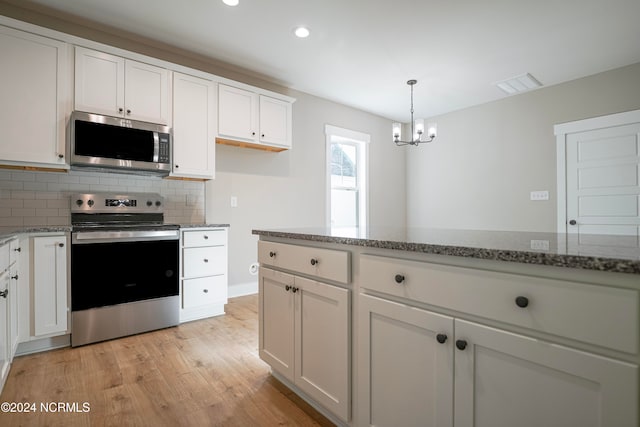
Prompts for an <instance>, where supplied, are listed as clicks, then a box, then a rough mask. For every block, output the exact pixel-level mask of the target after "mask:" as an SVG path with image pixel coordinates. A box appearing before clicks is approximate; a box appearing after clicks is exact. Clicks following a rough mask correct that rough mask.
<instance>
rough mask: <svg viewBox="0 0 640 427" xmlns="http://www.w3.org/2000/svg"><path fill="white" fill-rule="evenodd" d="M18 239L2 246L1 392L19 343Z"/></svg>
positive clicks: (0, 293)
mask: <svg viewBox="0 0 640 427" xmlns="http://www.w3.org/2000/svg"><path fill="white" fill-rule="evenodd" d="M18 251H19V245H18V239H12V240H9V241H7V242H4V243H1V244H0V391H2V388H3V386H4V383H5V381H6V379H7V377H8V375H9V367H10V366H11V362H12V361H13V356H14V355H15V354H16V347H17V343H18V311H17V308H18V293H17V292H16V290H17V279H18V273H17V271H18V262H17V261H18V257H17V256H16V253H17V252H18Z"/></svg>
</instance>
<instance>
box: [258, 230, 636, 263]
mask: <svg viewBox="0 0 640 427" xmlns="http://www.w3.org/2000/svg"><path fill="white" fill-rule="evenodd" d="M253 234H257V235H259V236H265V237H275V238H286V239H297V240H306V241H314V242H327V243H337V244H344V245H353V246H364V247H370V248H382V249H395V250H401V251H411V252H421V253H427V254H437V255H448V256H460V257H470V258H477V259H487V260H495V261H507V262H519V263H525V264H539V265H548V266H556V267H567V268H579V269H586V270H598V271H608V272H617V273H629V274H640V247H639V246H638V238H637V237H636V236H609V235H580V236H578V235H576V234H556V233H537V232H535V233H534V232H518V231H477V230H445V229H407V228H399V227H398V228H394V227H375V228H368V229H365V230H362V229H335V228H334V229H331V228H325V227H315V228H298V229H291V228H289V229H271V230H253Z"/></svg>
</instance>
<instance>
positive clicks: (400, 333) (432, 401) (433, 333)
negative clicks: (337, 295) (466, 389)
mask: <svg viewBox="0 0 640 427" xmlns="http://www.w3.org/2000/svg"><path fill="white" fill-rule="evenodd" d="M358 303H359V310H360V314H359V328H360V337H361V341H360V345H361V347H360V349H359V354H360V358H359V360H358V378H359V383H358V396H359V399H358V420H359V424H360V425H370V426H394V427H395V426H397V427H401V426H417V425H420V426H424V427H446V426H452V425H453V346H452V341H453V318H451V317H448V316H443V315H440V314H436V313H432V312H429V311H426V310H422V309H419V308H415V307H411V306H408V305H405V304H400V303H396V302H392V301H387V300H384V299H380V298H376V297H371V296H367V295H360V296H359V299H358Z"/></svg>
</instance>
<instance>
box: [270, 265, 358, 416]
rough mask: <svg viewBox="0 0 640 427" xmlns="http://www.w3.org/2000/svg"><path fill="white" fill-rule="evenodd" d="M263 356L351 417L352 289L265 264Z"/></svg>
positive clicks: (331, 407) (318, 398)
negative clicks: (296, 274) (271, 267)
mask: <svg viewBox="0 0 640 427" xmlns="http://www.w3.org/2000/svg"><path fill="white" fill-rule="evenodd" d="M259 288H260V293H259V295H260V302H259V312H260V344H259V349H260V358H262V359H263V360H264V361H265V362H267V363H268V364H269V365H271V367H272V368H273V370H274V371H276V372H278V373H280V374H281V375H282V376H283V377H285V378H286V379H287V380H289V381H290V382H292V383H293V384H294V385H295V386H297V387H298V388H299V389H300V390H302V391H303V392H304V393H305V394H307V395H308V396H309V397H311V398H312V399H313V400H315V401H316V402H318V403H319V404H321V405H322V406H323V407H325V408H326V409H328V410H329V411H330V412H332V413H333V414H335V415H336V416H337V417H338V418H340V419H341V420H344V421H348V420H349V419H350V400H351V388H350V383H351V381H350V375H351V370H350V360H351V357H350V343H351V340H350V330H351V321H350V318H351V309H350V307H351V300H350V292H351V291H350V290H348V289H345V288H342V287H338V286H333V285H329V284H326V283H322V282H317V281H314V280H310V279H307V278H303V277H299V276H294V275H291V274H287V273H283V272H280V271H276V270H272V269H269V268H265V267H261V269H260V283H259Z"/></svg>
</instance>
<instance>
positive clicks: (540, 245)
mask: <svg viewBox="0 0 640 427" xmlns="http://www.w3.org/2000/svg"><path fill="white" fill-rule="evenodd" d="M531 249H533V250H534V251H548V250H549V241H548V240H532V241H531Z"/></svg>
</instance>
